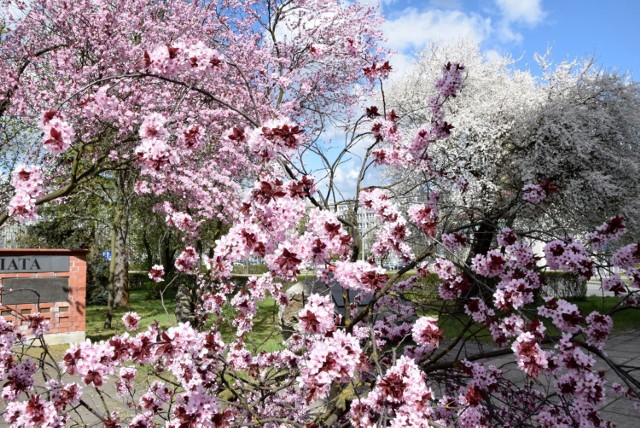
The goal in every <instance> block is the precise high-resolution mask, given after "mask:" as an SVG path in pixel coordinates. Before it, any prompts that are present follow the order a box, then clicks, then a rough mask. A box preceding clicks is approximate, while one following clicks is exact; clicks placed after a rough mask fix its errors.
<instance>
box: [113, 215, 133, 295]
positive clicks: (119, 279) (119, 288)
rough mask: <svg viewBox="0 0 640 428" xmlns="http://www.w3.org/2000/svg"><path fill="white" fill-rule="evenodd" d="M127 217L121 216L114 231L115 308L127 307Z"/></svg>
mask: <svg viewBox="0 0 640 428" xmlns="http://www.w3.org/2000/svg"><path fill="white" fill-rule="evenodd" d="M127 223H128V221H127V216H126V215H122V216H121V221H120V224H119V225H118V226H119V227H118V228H117V229H116V252H115V254H112V257H113V258H114V259H115V261H116V262H115V272H114V297H113V304H114V306H115V307H126V306H129V254H128V251H127Z"/></svg>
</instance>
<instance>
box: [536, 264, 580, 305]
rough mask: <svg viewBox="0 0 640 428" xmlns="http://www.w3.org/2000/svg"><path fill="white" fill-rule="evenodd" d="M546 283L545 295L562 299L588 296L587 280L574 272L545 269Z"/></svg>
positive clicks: (543, 292) (543, 275)
mask: <svg viewBox="0 0 640 428" xmlns="http://www.w3.org/2000/svg"><path fill="white" fill-rule="evenodd" d="M542 277H543V279H544V282H545V285H544V286H543V290H542V294H543V296H553V297H559V298H561V299H579V300H582V299H584V298H585V297H586V296H587V280H586V279H584V278H581V277H580V276H579V275H578V274H577V273H574V272H561V271H545V272H543V274H542Z"/></svg>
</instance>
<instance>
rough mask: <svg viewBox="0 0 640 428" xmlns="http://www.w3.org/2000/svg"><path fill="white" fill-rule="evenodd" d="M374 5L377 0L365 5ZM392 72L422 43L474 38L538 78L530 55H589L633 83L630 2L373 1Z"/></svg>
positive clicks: (634, 22)
mask: <svg viewBox="0 0 640 428" xmlns="http://www.w3.org/2000/svg"><path fill="white" fill-rule="evenodd" d="M370 1H371V2H373V3H375V2H377V1H379V0H370ZM381 3H382V9H383V13H384V15H385V18H386V20H387V22H386V23H385V25H384V31H385V35H386V36H387V38H388V45H389V47H390V48H392V49H394V50H397V51H398V52H399V55H397V56H396V58H395V61H394V62H395V63H396V68H400V69H401V68H403V67H405V66H406V65H407V63H408V61H410V58H411V56H412V52H416V51H420V50H422V49H423V48H424V47H425V46H427V44H428V43H429V42H432V41H438V40H444V41H447V40H457V39H459V38H461V37H467V38H471V39H474V40H476V41H478V42H480V43H481V46H482V47H483V48H484V49H485V50H486V51H496V52H500V53H510V54H511V55H512V56H513V57H514V58H521V60H520V62H519V63H518V67H520V68H530V69H531V70H532V72H534V73H538V69H537V66H536V64H535V61H534V59H533V54H534V53H535V52H539V53H544V52H545V51H546V50H547V48H551V52H552V55H551V57H552V58H553V60H554V63H557V62H560V61H561V60H563V59H572V58H575V57H579V58H584V57H589V56H594V57H595V59H596V62H597V64H599V65H600V66H602V67H604V68H606V69H609V70H612V69H615V70H618V71H629V72H630V73H631V76H632V78H633V79H634V80H640V24H638V19H639V18H640V1H638V0H616V1H602V0H555V1H552V0H544V1H543V0H476V1H471V0H381Z"/></svg>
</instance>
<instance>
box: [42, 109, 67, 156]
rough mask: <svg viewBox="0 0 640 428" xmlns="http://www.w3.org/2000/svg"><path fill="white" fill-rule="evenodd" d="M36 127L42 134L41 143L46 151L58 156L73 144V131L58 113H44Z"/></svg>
mask: <svg viewBox="0 0 640 428" xmlns="http://www.w3.org/2000/svg"><path fill="white" fill-rule="evenodd" d="M38 125H39V127H40V130H41V131H42V132H43V133H44V136H43V141H42V142H43V145H44V148H45V149H46V150H47V151H49V152H50V153H52V154H54V155H59V154H62V153H64V152H66V151H67V150H68V149H69V147H70V146H71V143H72V142H73V138H74V131H73V128H72V127H71V125H69V123H68V122H67V121H65V119H64V117H63V116H62V114H61V113H60V112H59V111H57V110H49V111H46V112H44V113H43V114H42V118H41V120H40V122H39V123H38Z"/></svg>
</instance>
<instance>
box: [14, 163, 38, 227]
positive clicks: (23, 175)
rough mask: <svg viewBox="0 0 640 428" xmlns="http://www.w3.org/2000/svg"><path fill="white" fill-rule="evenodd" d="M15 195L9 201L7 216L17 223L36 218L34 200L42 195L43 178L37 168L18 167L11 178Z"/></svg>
mask: <svg viewBox="0 0 640 428" xmlns="http://www.w3.org/2000/svg"><path fill="white" fill-rule="evenodd" d="M11 185H12V186H13V188H14V189H15V195H14V196H13V198H11V201H9V206H8V209H9V215H11V216H12V217H14V218H15V219H16V220H18V221H19V222H27V221H33V220H35V219H36V218H37V214H36V205H35V203H36V199H37V198H39V197H40V196H42V195H43V188H42V186H43V176H42V172H41V171H40V168H38V167H37V166H25V165H18V166H17V167H16V169H15V170H14V171H13V174H12V176H11Z"/></svg>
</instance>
